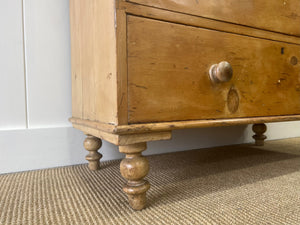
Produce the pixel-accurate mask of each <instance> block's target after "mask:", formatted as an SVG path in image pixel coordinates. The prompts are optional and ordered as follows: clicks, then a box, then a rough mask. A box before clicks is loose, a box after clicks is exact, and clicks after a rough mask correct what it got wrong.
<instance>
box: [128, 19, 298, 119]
mask: <svg viewBox="0 0 300 225" xmlns="http://www.w3.org/2000/svg"><path fill="white" fill-rule="evenodd" d="M127 21H128V28H127V30H128V33H127V36H128V40H127V45H128V46H127V48H128V110H129V111H128V115H129V123H145V122H147V123H148V122H160V121H179V120H196V119H221V118H240V117H257V116H275V115H292V114H299V112H300V64H299V63H298V62H296V60H295V58H296V59H297V60H299V59H300V46H299V45H293V44H287V43H279V42H275V41H269V40H264V39H259V38H253V37H247V36H243V35H236V34H231V33H226V32H219V31H214V30H209V29H202V28H197V27H193V26H186V25H179V24H173V23H168V22H162V21H157V20H152V19H146V18H140V17H135V16H128V19H127ZM221 61H227V62H229V63H230V64H231V66H232V68H233V77H232V79H231V81H229V82H226V83H220V84H213V83H212V82H211V81H210V79H209V75H208V70H209V68H210V66H211V65H213V64H215V63H219V62H221ZM231 90H234V93H236V94H237V96H235V99H232V100H230V101H229V102H236V100H237V99H238V101H239V102H236V104H237V103H238V108H237V109H235V108H236V105H229V108H230V109H234V110H229V109H228V101H227V99H228V98H230V91H231ZM236 94H235V95H236ZM229 104H232V103H229ZM233 111H234V112H233Z"/></svg>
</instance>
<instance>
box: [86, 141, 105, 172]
mask: <svg viewBox="0 0 300 225" xmlns="http://www.w3.org/2000/svg"><path fill="white" fill-rule="evenodd" d="M83 146H84V148H85V149H86V150H87V151H89V154H87V155H86V157H85V158H86V160H87V161H89V169H90V170H99V169H100V159H101V158H102V155H101V154H100V153H99V152H98V149H99V148H101V146H102V141H101V139H99V138H97V137H94V136H92V135H87V137H86V139H85V140H84V143H83Z"/></svg>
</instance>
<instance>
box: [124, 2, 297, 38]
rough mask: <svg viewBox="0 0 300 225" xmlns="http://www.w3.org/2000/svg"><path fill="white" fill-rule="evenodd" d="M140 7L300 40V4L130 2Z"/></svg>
mask: <svg viewBox="0 0 300 225" xmlns="http://www.w3.org/2000/svg"><path fill="white" fill-rule="evenodd" d="M128 1H129V2H134V3H138V4H143V5H148V6H153V7H157V8H162V9H168V10H172V11H177V12H183V13H188V14H192V15H197V16H201V17H207V18H212V19H216V20H222V21H227V22H231V23H237V24H242V25H246V26H251V27H257V28H261V29H265V30H271V31H276V32H281V33H286V34H291V35H296V36H300V1H299V0H269V1H266V0H209V1H207V0H180V1H178V0H128Z"/></svg>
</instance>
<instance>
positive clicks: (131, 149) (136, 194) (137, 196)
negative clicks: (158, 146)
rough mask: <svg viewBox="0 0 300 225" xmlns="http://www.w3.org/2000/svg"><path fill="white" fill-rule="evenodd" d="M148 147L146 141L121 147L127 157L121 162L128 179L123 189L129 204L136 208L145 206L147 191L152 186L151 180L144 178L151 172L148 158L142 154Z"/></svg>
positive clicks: (122, 171) (121, 168) (122, 169)
mask: <svg viewBox="0 0 300 225" xmlns="http://www.w3.org/2000/svg"><path fill="white" fill-rule="evenodd" d="M146 148H147V145H146V143H139V144H132V145H126V146H120V147H119V149H120V152H122V153H125V154H126V158H125V159H123V160H122V162H121V164H120V171H121V174H122V176H123V177H124V178H125V179H126V180H127V183H126V184H125V185H124V187H123V191H124V192H125V193H126V194H127V196H128V201H129V205H130V206H131V208H133V209H134V210H141V209H143V208H145V206H146V203H147V199H146V192H147V191H148V190H149V188H150V184H149V182H148V181H147V180H144V179H143V178H144V177H145V176H146V175H147V174H148V172H149V163H148V160H147V159H146V158H145V157H144V156H142V154H141V153H142V151H144V150H146Z"/></svg>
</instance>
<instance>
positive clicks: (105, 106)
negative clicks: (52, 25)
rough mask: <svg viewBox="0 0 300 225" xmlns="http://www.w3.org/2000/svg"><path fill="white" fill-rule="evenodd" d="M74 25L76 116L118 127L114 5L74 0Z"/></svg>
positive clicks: (74, 107) (74, 106)
mask: <svg viewBox="0 0 300 225" xmlns="http://www.w3.org/2000/svg"><path fill="white" fill-rule="evenodd" d="M103 18H105V20H104V19H103ZM70 23H71V51H72V52H71V54H72V57H71V58H72V114H73V116H74V117H78V118H83V119H89V120H94V121H101V122H106V123H115V124H116V123H117V100H116V99H117V75H116V73H117V62H116V59H117V58H116V57H117V56H116V54H117V50H116V32H115V24H114V23H115V6H114V2H113V1H98V0H91V1H81V0H70Z"/></svg>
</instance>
